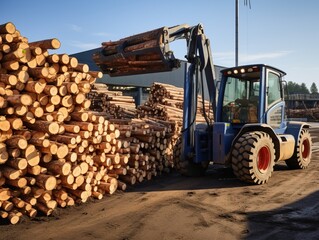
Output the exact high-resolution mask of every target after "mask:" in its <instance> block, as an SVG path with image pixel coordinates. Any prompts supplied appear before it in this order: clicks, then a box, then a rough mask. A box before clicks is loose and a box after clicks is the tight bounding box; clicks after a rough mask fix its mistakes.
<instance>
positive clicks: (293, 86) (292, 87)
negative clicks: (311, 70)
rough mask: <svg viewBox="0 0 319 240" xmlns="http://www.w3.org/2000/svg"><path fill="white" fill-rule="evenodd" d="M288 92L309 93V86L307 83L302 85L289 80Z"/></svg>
mask: <svg viewBox="0 0 319 240" xmlns="http://www.w3.org/2000/svg"><path fill="white" fill-rule="evenodd" d="M288 92H289V94H308V93H309V89H308V88H307V86H306V84H305V83H302V84H301V85H300V84H298V83H295V82H291V81H289V82H288Z"/></svg>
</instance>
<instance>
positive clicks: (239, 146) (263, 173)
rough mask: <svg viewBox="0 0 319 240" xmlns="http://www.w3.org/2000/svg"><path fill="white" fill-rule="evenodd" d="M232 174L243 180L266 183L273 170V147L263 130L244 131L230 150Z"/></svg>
mask: <svg viewBox="0 0 319 240" xmlns="http://www.w3.org/2000/svg"><path fill="white" fill-rule="evenodd" d="M231 159H232V168H233V172H234V174H235V175H236V176H237V177H238V178H239V179H241V180H243V181H245V182H250V183H254V184H264V183H266V182H267V181H268V180H269V178H270V177H271V174H272V172H273V170H274V164H275V148H274V144H273V141H272V139H271V137H270V136H269V135H268V134H267V133H265V132H259V131H256V132H248V133H244V134H243V135H242V136H241V137H240V138H239V139H238V140H237V142H236V143H235V145H234V146H233V150H232V158H231Z"/></svg>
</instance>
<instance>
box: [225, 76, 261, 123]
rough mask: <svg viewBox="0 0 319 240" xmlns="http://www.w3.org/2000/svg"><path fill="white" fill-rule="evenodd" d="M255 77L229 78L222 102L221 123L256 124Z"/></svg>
mask: <svg viewBox="0 0 319 240" xmlns="http://www.w3.org/2000/svg"><path fill="white" fill-rule="evenodd" d="M254 75H255V77H253V78H252V77H250V78H247V77H246V78H237V77H234V76H229V77H227V79H226V86H225V92H224V100H223V110H222V121H224V122H231V123H256V122H258V118H257V116H258V112H257V109H258V108H257V106H258V102H259V89H260V81H259V74H254Z"/></svg>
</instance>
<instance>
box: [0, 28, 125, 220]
mask: <svg viewBox="0 0 319 240" xmlns="http://www.w3.org/2000/svg"><path fill="white" fill-rule="evenodd" d="M59 47H60V42H59V40H58V39H55V38H53V39H46V40H43V41H37V42H28V39H27V38H26V37H23V36H22V35H21V34H20V32H19V31H18V30H16V28H15V26H14V24H12V23H10V22H9V23H6V24H2V25H0V148H1V153H0V217H1V218H4V219H6V220H8V222H10V223H12V224H16V223H17V222H19V219H20V218H21V217H22V216H29V217H34V216H36V215H37V213H38V212H41V213H42V214H44V215H50V214H52V213H53V211H54V209H55V208H56V207H57V206H60V207H66V206H70V205H74V204H75V203H78V202H85V201H87V199H88V198H90V197H94V198H97V199H101V198H102V197H103V195H104V194H112V193H114V191H115V190H116V189H117V188H120V189H125V186H126V185H125V183H123V182H121V181H120V180H119V179H116V178H114V177H112V174H113V172H118V171H120V169H121V168H122V165H121V164H120V161H121V158H119V157H118V151H120V149H122V142H121V140H119V135H120V131H119V130H118V129H116V128H115V126H114V124H112V123H110V122H109V121H107V120H106V119H105V118H104V117H100V116H97V115H95V114H93V113H91V112H89V111H88V108H89V107H90V105H91V101H90V100H89V99H87V98H86V96H85V94H87V93H88V92H90V89H91V85H92V84H93V83H94V82H95V80H96V78H100V77H101V75H102V73H101V72H93V71H89V68H88V65H86V64H80V63H78V61H77V59H76V58H74V57H71V56H69V55H67V54H54V53H53V54H52V53H50V52H49V50H52V49H53V50H54V49H58V48H59Z"/></svg>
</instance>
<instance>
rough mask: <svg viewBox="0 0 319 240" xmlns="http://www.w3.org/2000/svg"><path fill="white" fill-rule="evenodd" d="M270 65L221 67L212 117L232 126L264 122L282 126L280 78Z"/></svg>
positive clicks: (283, 105)
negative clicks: (215, 105) (214, 111)
mask: <svg viewBox="0 0 319 240" xmlns="http://www.w3.org/2000/svg"><path fill="white" fill-rule="evenodd" d="M284 75H285V73H284V72H283V71H281V70H279V69H276V68H274V67H270V66H266V65H262V64H258V65H248V66H240V67H234V68H228V69H224V70H223V71H222V80H221V85H220V92H219V99H218V107H217V114H216V120H217V122H226V123H230V124H231V125H232V126H233V127H234V128H237V127H238V128H241V127H242V126H243V125H245V124H254V123H255V124H258V123H267V124H269V125H270V126H271V127H272V128H274V129H280V128H283V126H282V124H283V122H284V119H285V102H284V98H283V90H282V84H281V82H282V77H283V76H284Z"/></svg>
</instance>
